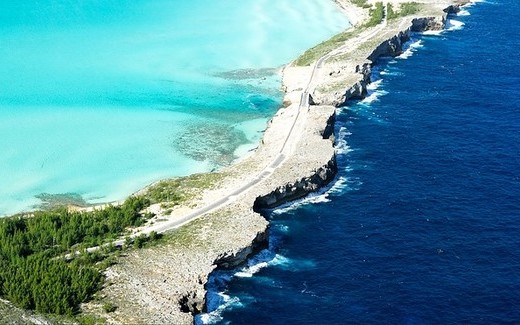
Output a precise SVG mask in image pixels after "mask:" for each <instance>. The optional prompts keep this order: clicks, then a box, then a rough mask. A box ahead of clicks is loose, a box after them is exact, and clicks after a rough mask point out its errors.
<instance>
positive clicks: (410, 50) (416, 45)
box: [397, 40, 424, 60]
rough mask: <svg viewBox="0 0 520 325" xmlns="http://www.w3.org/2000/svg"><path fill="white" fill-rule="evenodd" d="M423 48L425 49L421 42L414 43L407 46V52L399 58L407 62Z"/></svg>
mask: <svg viewBox="0 0 520 325" xmlns="http://www.w3.org/2000/svg"><path fill="white" fill-rule="evenodd" d="M421 47H424V44H423V42H422V41H421V40H418V41H415V42H412V43H410V44H409V45H408V46H407V48H406V50H405V51H404V52H403V53H402V54H401V55H399V56H398V57H397V58H399V59H402V60H406V59H408V58H409V57H411V56H412V55H413V54H414V53H415V52H416V51H417V49H420V48H421Z"/></svg>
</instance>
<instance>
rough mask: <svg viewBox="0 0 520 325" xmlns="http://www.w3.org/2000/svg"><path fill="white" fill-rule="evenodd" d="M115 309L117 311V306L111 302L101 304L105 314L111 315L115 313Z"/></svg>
mask: <svg viewBox="0 0 520 325" xmlns="http://www.w3.org/2000/svg"><path fill="white" fill-rule="evenodd" d="M116 309H117V306H116V305H114V304H113V303H111V302H107V303H105V304H103V310H104V311H105V312H107V313H113V312H115V311H116Z"/></svg>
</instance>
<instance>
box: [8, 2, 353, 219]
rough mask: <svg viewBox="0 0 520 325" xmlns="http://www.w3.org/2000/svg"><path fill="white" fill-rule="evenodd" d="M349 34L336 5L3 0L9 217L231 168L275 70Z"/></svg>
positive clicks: (264, 114) (275, 86)
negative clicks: (62, 201)
mask: <svg viewBox="0 0 520 325" xmlns="http://www.w3.org/2000/svg"><path fill="white" fill-rule="evenodd" d="M347 26H348V22H347V21H346V19H345V17H344V16H343V15H341V14H340V13H339V11H338V10H337V8H336V7H335V5H334V3H333V2H332V1H329V0H302V1H299V2H298V4H295V3H294V2H293V1H290V0H219V1H207V0H194V1H189V2H188V1H165V0H146V1H143V0H131V1H127V0H103V1H101V0H90V1H82V0H42V1H6V0H1V1H0V152H1V155H0V179H1V180H2V186H1V187H0V215H3V214H11V213H15V212H20V211H23V210H27V209H31V208H33V207H34V206H35V205H37V204H39V203H40V201H39V200H38V199H37V198H36V197H35V196H37V195H39V194H41V193H49V194H63V193H76V194H79V195H81V196H82V197H83V198H84V199H86V200H87V201H89V202H91V203H95V202H103V201H112V200H118V199H121V198H123V197H124V196H126V195H128V194H130V193H132V192H133V191H135V190H137V189H139V188H140V187H142V186H144V185H146V184H148V183H150V182H153V181H155V180H157V179H161V178H165V177H171V176H178V175H186V174H190V173H195V172H203V171H208V170H212V169H214V168H218V167H221V166H224V165H227V164H229V163H230V162H231V161H232V160H233V159H236V158H237V157H238V156H241V155H244V154H245V153H246V152H247V151H248V150H250V149H252V148H254V147H255V146H256V144H257V142H258V140H259V138H260V136H261V131H262V130H263V129H264V128H265V123H266V121H267V120H268V119H269V118H270V117H271V116H272V114H273V113H274V112H275V110H276V109H277V108H278V107H279V105H280V102H281V98H282V93H281V91H280V75H279V68H280V67H281V66H282V65H283V64H285V63H287V62H289V61H290V60H292V59H293V58H295V57H296V56H297V55H298V54H299V53H301V52H302V51H304V50H305V49H306V48H308V47H310V46H312V45H313V44H315V43H317V42H319V41H321V40H323V39H326V38H327V37H329V36H331V35H333V34H334V33H336V32H338V31H340V30H342V29H344V28H346V27H347Z"/></svg>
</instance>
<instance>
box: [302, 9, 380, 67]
mask: <svg viewBox="0 0 520 325" xmlns="http://www.w3.org/2000/svg"><path fill="white" fill-rule="evenodd" d="M353 3H354V4H355V5H358V6H360V7H364V8H370V5H369V4H367V2H366V0H353ZM384 13H385V9H384V6H383V2H377V3H376V4H375V6H374V8H371V9H370V11H369V19H368V21H366V22H365V23H364V24H363V25H362V26H360V27H357V28H356V29H354V30H348V31H344V32H342V33H339V34H336V35H334V36H332V38H330V39H328V40H326V41H324V42H322V43H320V44H318V45H316V46H314V47H313V48H310V49H308V50H307V51H305V52H304V53H303V54H302V55H301V56H300V57H299V58H298V59H296V61H295V62H294V64H295V65H296V66H308V65H311V64H312V63H313V62H314V61H316V60H318V59H319V58H320V57H322V56H324V55H325V54H327V53H329V52H330V51H332V50H334V49H336V48H338V47H339V46H341V45H342V44H343V43H345V42H346V41H347V40H349V39H351V38H353V37H355V36H357V35H358V34H359V33H360V32H362V31H363V30H365V29H366V28H369V27H374V26H376V25H378V24H380V23H381V22H382V21H383V18H384Z"/></svg>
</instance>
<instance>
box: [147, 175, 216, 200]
mask: <svg viewBox="0 0 520 325" xmlns="http://www.w3.org/2000/svg"><path fill="white" fill-rule="evenodd" d="M224 177H225V174H223V173H204V174H194V175H190V176H186V177H179V178H175V179H170V180H164V181H160V182H158V183H156V184H154V185H152V186H150V187H149V188H148V189H147V191H146V193H145V194H144V195H145V197H146V198H148V199H149V200H150V202H151V203H165V208H168V207H172V206H175V205H179V204H182V203H185V202H187V201H189V200H192V199H194V198H195V197H196V196H197V195H199V194H200V193H201V190H204V189H209V188H213V187H214V186H215V184H216V183H217V182H218V181H220V180H222V178H224Z"/></svg>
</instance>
